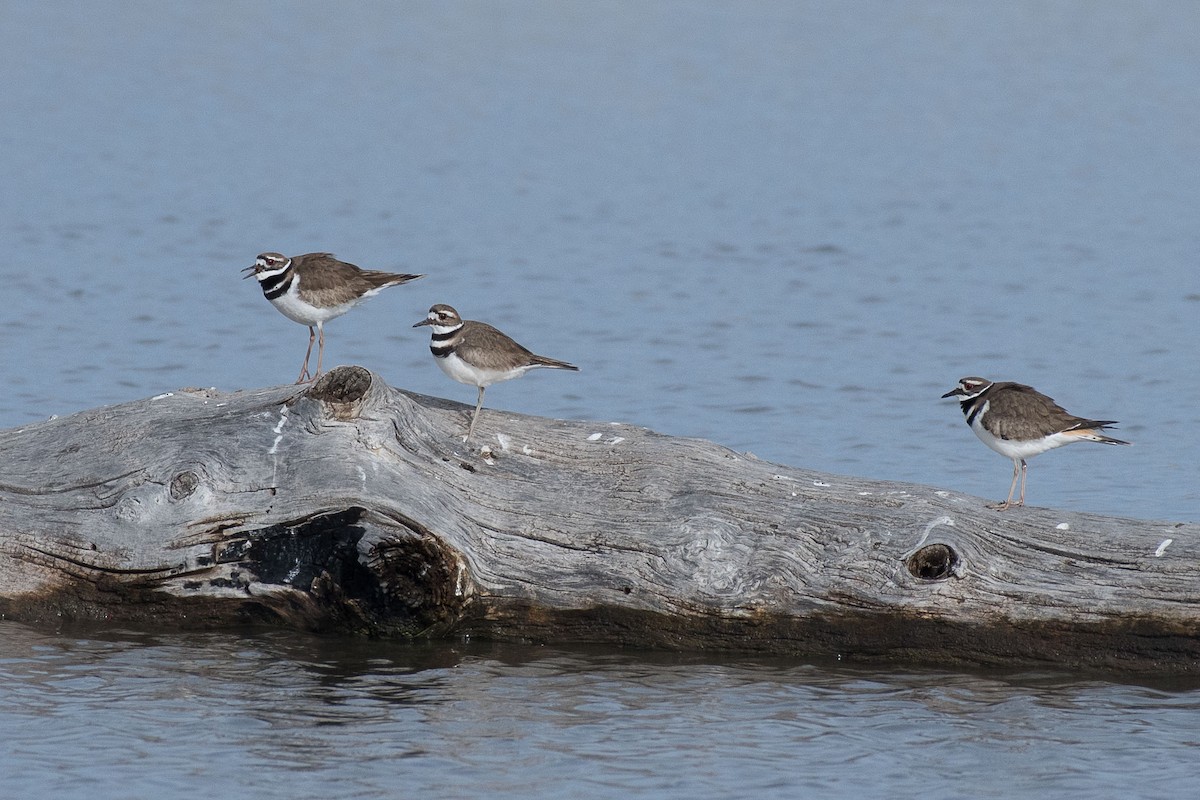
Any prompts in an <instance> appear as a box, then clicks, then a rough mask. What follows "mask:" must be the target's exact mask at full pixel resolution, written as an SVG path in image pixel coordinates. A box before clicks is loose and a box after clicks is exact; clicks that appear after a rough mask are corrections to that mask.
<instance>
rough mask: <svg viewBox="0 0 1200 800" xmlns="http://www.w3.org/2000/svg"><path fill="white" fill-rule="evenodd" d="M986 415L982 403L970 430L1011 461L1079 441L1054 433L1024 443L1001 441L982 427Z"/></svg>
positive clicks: (1066, 435) (1063, 434) (1076, 437)
mask: <svg viewBox="0 0 1200 800" xmlns="http://www.w3.org/2000/svg"><path fill="white" fill-rule="evenodd" d="M986 413H987V404H986V403H984V406H983V409H982V410H981V411H980V412H979V413H978V414H977V415H976V416H975V420H974V422H972V423H971V430H973V431H975V435H976V436H978V437H979V440H980V441H981V442H983V443H984V444H986V445H987V446H988V447H990V448H992V449H993V450H995V451H996V452H997V453H999V454H1000V455H1002V456H1005V457H1007V458H1011V459H1013V460H1020V459H1023V458H1032V457H1033V456H1036V455H1037V454H1038V453H1044V452H1046V451H1047V450H1053V449H1054V448H1056V447H1062V446H1063V445H1065V444H1070V443H1071V442H1077V441H1079V437H1078V436H1070V435H1068V434H1065V433H1055V434H1051V435H1050V436H1047V437H1045V438H1043V439H1028V440H1025V441H1019V440H1016V439H1001V438H1000V437H999V436H994V435H992V433H991V432H989V431H988V430H987V429H986V428H984V427H983V423H982V419H983V417H984V415H985V414H986Z"/></svg>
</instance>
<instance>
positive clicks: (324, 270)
mask: <svg viewBox="0 0 1200 800" xmlns="http://www.w3.org/2000/svg"><path fill="white" fill-rule="evenodd" d="M292 263H293V265H294V266H295V269H296V273H297V274H298V275H299V276H300V286H301V288H302V289H303V291H304V292H305V293H306V294H308V295H309V296H310V297H320V298H322V299H324V300H325V301H326V302H327V304H328V305H340V304H341V303H348V302H350V301H351V300H353V299H354V298H356V297H360V296H362V295H363V294H365V293H366V292H369V291H370V290H372V289H379V288H382V287H384V286H395V285H399V284H401V283H408V282H409V281H412V280H416V279H417V278H420V277H423V276H421V275H407V274H404V273H395V272H380V271H379V270H373V269H359V268H358V267H356V266H354V265H353V264H349V263H347V262H345V261H339V260H338V259H336V258H334V256H333V253H307V254H305V255H302V256H296V257H294V258H293V259H292Z"/></svg>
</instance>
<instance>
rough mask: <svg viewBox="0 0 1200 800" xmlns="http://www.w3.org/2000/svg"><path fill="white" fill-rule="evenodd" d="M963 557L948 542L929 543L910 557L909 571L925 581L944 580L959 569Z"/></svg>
mask: <svg viewBox="0 0 1200 800" xmlns="http://www.w3.org/2000/svg"><path fill="white" fill-rule="evenodd" d="M960 561H961V559H959V556H958V553H957V552H955V550H954V548H953V547H951V546H950V545H947V544H927V545H925V546H924V547H922V548H921V549H920V550H918V551H917V552H915V553H913V554H912V555H911V556H909V557H908V561H907V562H906V563H907V566H908V571H909V572H910V573H911V574H912V576H913V577H914V578H920V579H921V580H923V581H944V580H946V579H947V578H949V577H951V576H953V575H954V574H956V573H957V571H958V566H959V563H960Z"/></svg>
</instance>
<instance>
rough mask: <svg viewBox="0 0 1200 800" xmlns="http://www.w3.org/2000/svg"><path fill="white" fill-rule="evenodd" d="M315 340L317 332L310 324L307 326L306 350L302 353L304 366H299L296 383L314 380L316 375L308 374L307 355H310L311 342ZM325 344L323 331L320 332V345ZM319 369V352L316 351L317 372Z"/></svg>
mask: <svg viewBox="0 0 1200 800" xmlns="http://www.w3.org/2000/svg"><path fill="white" fill-rule="evenodd" d="M316 340H317V332H316V331H314V330H313V327H312V325H309V326H308V350H306V351H305V353H304V366H302V367H300V377H299V378H296V383H306V382H307V381H311V380H315V379H316V377H317V376H316V375H309V374H308V357H309V356H311V355H312V346H313V342H315V341H316ZM324 344H325V335H324V332H322V334H321V345H322V346H324ZM320 371H321V352H320V351H319V350H318V351H317V372H320Z"/></svg>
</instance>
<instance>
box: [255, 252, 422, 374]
mask: <svg viewBox="0 0 1200 800" xmlns="http://www.w3.org/2000/svg"><path fill="white" fill-rule="evenodd" d="M242 272H245V273H246V276H245V277H247V278H249V277H250V276H251V275H253V276H254V277H255V278H256V279H258V285H259V286H260V287H261V288H262V290H263V295H265V296H266V298H267V299H268V300H270V301H271V305H273V306H275V308H277V309H279V312H280V313H281V314H283V315H284V316H285V317H287V318H288V319H290V320H293V321H295V322H299V323H300V324H301V325H307V326H308V351H307V352H305V354H304V364H303V366H301V367H300V377H299V378H297V379H296V383H304V382H306V381H314V380H316V379H317V376H318V375H320V374H321V360H322V357H323V356H324V355H325V328H324V325H325V323H326V322H328V321H329V320H331V319H333V318H334V317H340V316H341V315H342V314H345V313H346V312H347V311H349V310H350V309H352V308H354V307H355V306H356V305H358V304H359V303H361V302H362V301H363V300H366V299H367V298H368V297H371V296H372V295H374V294H376V293H378V292H380V291H382V290H384V289H386V288H388V287H389V286H399V285H400V284H402V283H408V282H409V281H413V280H416V279H417V278H421V277H424V276H423V275H407V274H404V273H395V272H381V271H379V270H372V269H359V268H358V267H356V266H354V265H353V264H347V263H346V262H345V261H338V260H337V259H336V258H334V257H333V254H332V253H306V254H305V255H302V256H293V257H291V258H289V257H287V256H285V255H282V254H280V253H263V254H261V255H260V256H259V257H258V258H257V259H255V261H254V264H252V265H251V266H249V267H246V268H245V269H244V270H242ZM314 326H315V328H316V330H314ZM318 334H319V335H320V344H319V345H318V346H317V371H316V372H314V373H312V374H311V375H310V374H309V372H308V359H309V356H311V355H312V347H313V341H314V340H315V339H316V338H317V336H318Z"/></svg>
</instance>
